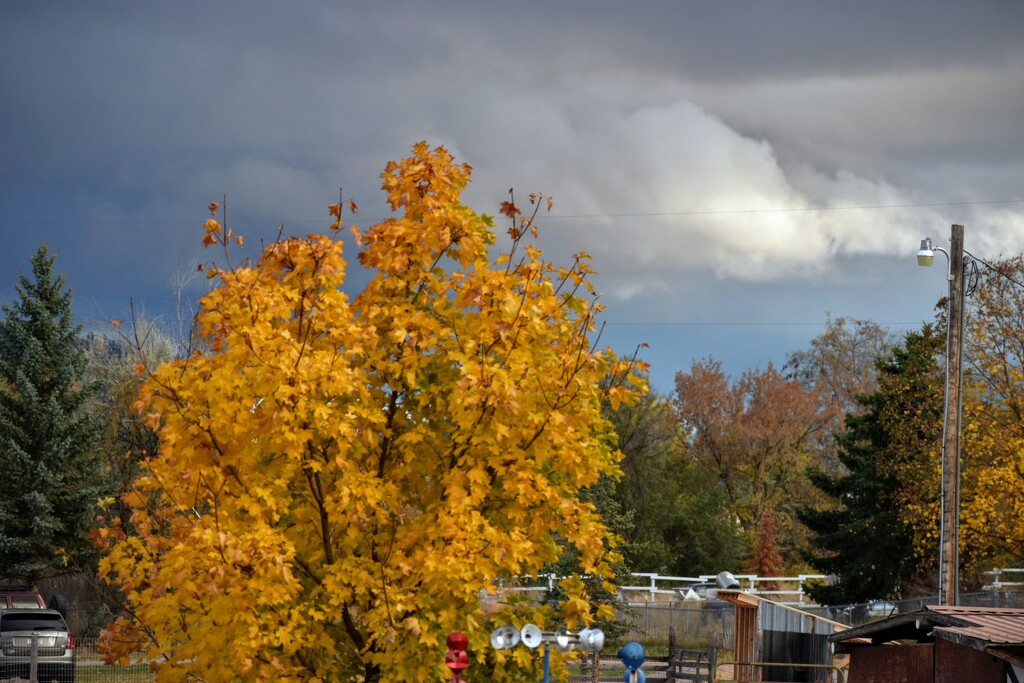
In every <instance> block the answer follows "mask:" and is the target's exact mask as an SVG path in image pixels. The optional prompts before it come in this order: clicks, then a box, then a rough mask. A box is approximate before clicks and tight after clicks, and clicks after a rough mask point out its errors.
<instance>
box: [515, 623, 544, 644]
mask: <svg viewBox="0 0 1024 683" xmlns="http://www.w3.org/2000/svg"><path fill="white" fill-rule="evenodd" d="M520 634H521V635H522V638H523V645H525V646H526V647H528V648H530V649H531V650H534V649H536V648H538V647H540V644H541V642H542V641H543V640H544V634H543V633H541V631H540V628H538V627H537V626H536V625H534V624H527V625H526V626H524V627H523V630H522V631H521V632H520Z"/></svg>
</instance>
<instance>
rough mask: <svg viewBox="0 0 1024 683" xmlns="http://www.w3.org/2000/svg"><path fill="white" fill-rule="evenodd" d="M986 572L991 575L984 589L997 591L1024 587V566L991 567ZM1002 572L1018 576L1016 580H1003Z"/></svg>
mask: <svg viewBox="0 0 1024 683" xmlns="http://www.w3.org/2000/svg"><path fill="white" fill-rule="evenodd" d="M987 573H988V574H990V575H991V576H992V580H991V581H990V582H989V583H988V584H987V585H986V586H985V590H993V591H999V590H1007V589H1012V588H1017V589H1019V588H1024V568H1022V567H1007V568H1004V569H993V570H991V571H989V572H987ZM1004 574H1009V575H1011V576H1015V577H1019V578H1018V580H1016V581H1003V575H1004Z"/></svg>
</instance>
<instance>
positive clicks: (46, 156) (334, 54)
mask: <svg viewBox="0 0 1024 683" xmlns="http://www.w3.org/2000/svg"><path fill="white" fill-rule="evenodd" d="M423 139H425V140H427V141H429V142H430V143H432V144H444V145H445V146H447V147H448V148H449V149H450V150H451V151H452V152H453V153H455V154H456V156H457V157H458V159H459V160H460V161H465V162H468V163H470V164H471V165H472V166H473V167H474V181H473V183H472V185H471V187H470V189H469V190H468V192H467V194H466V200H467V203H469V204H470V205H471V206H473V207H474V208H476V209H477V210H480V211H484V212H488V213H492V214H493V213H496V211H497V207H498V205H499V203H500V202H501V201H502V200H504V199H506V198H507V191H508V188H509V187H515V188H516V192H517V193H518V196H520V197H525V196H526V194H528V193H529V192H534V191H536V192H543V193H545V194H549V195H551V196H553V197H554V202H555V203H554V210H553V211H552V212H551V213H550V214H547V215H544V216H542V219H541V222H540V229H541V239H540V246H541V247H542V248H543V249H544V250H545V253H546V254H547V255H549V256H550V257H551V258H552V259H554V260H556V261H559V262H566V261H567V259H568V258H569V256H570V255H571V254H572V253H574V252H577V251H586V252H588V253H590V254H591V255H592V256H593V258H594V266H595V268H596V269H597V271H598V272H599V275H598V278H597V285H598V288H599V289H600V290H601V292H602V293H603V301H604V303H605V305H606V310H605V313H604V316H603V320H604V322H605V323H606V327H605V332H604V337H603V341H604V342H605V343H607V344H611V345H612V346H614V347H615V348H616V349H617V350H619V351H620V352H630V351H632V349H633V348H634V347H636V346H637V345H638V344H641V343H647V344H649V345H650V348H649V349H647V350H645V351H644V352H643V355H644V357H645V358H646V359H647V360H648V361H650V362H651V363H652V379H653V382H654V386H655V388H656V389H658V390H660V391H663V392H668V391H670V390H671V389H672V377H673V375H674V373H675V372H676V371H679V370H688V369H689V367H690V365H691V363H692V362H693V361H694V360H699V359H702V358H706V357H709V356H710V357H714V358H716V359H718V360H721V361H722V362H723V364H724V366H725V368H726V370H727V371H729V372H730V373H732V374H734V375H738V374H739V373H740V372H742V371H743V370H745V369H747V368H764V367H765V366H767V364H768V363H769V362H772V363H775V364H776V365H780V364H782V363H783V362H784V361H785V358H786V353H787V352H790V351H794V350H798V349H801V348H805V347H806V345H807V343H808V341H809V340H810V339H811V338H812V337H814V336H815V335H817V334H818V333H820V332H821V331H822V329H823V325H824V322H825V320H826V319H827V318H828V317H829V316H832V317H839V316H850V317H855V318H865V319H871V320H874V321H876V322H879V323H883V324H885V325H888V326H889V327H891V328H892V329H894V330H896V331H898V332H903V331H906V330H908V329H916V328H918V327H920V325H921V323H922V322H923V321H927V320H931V319H932V318H933V307H934V305H935V303H936V301H937V300H938V299H939V298H940V297H941V296H942V295H943V293H944V292H945V291H946V280H945V277H944V273H943V272H942V271H943V270H944V264H942V263H941V261H942V259H941V256H940V257H939V259H938V260H937V261H936V263H937V264H938V265H939V266H940V267H937V268H933V269H931V270H924V269H920V268H918V267H917V266H916V263H915V260H914V254H915V252H916V250H917V247H918V243H919V241H920V239H921V238H922V237H924V236H931V237H932V238H933V239H934V240H935V242H936V243H937V244H942V245H945V244H946V242H947V240H948V237H949V226H950V224H952V223H960V224H963V225H965V226H966V248H967V249H968V250H969V251H970V252H971V253H972V254H975V255H976V256H979V257H982V258H989V259H994V258H998V257H1000V256H1009V255H1012V254H1017V253H1020V252H1022V251H1024V3H1021V2H1019V1H1018V0H1005V1H998V0H980V1H975V2H963V1H952V0H940V1H936V0H931V1H927V2H925V1H917V0H903V1H901V2H899V3H892V2H874V1H862V2H857V3H850V2H844V3H839V2H816V3H811V2H785V1H780V2H771V3H767V2H756V3H755V2H745V3H741V2H687V1H683V0H675V1H671V2H669V1H665V2H653V1H646V2H643V1H642V2H636V3H623V2H614V3H613V2H601V1H594V0H588V1H586V2H584V1H582V0H573V1H565V2H533V1H531V0H525V1H519V2H509V3H500V4H498V3H484V2H445V1H433V2H413V1H411V0H410V1H407V2H384V1H380V2H372V3H371V2H365V3H359V2H337V1H334V2H329V1H326V0H308V1H304V2H293V3H283V2H277V3H272V2H263V1H255V2H254V1H249V2H230V1H226V2H216V3H211V2H191V1H187V0H186V1H176V2H167V3H129V2H90V3H72V2H47V1H45V0H43V1H39V2H31V3H30V2H7V3H3V4H0V237H2V244H0V300H2V301H9V300H11V298H12V297H13V296H14V283H15V281H16V279H17V276H18V274H19V273H21V272H23V271H25V270H26V269H27V268H28V258H29V256H30V255H31V253H32V252H33V251H34V250H35V249H36V247H37V246H38V245H39V244H40V243H41V242H44V241H45V242H47V243H48V244H49V245H50V247H51V248H52V249H53V250H54V251H56V253H57V265H58V268H59V269H60V270H62V271H63V272H64V273H65V274H66V275H67V278H68V281H69V282H70V284H71V285H72V286H73V288H74V292H75V301H76V314H77V315H78V316H79V318H80V320H81V321H82V322H83V323H84V324H85V325H86V326H87V327H100V326H102V323H103V321H104V320H107V319H111V318H119V319H124V318H127V317H128V316H129V302H130V301H131V302H134V305H135V307H136V310H137V311H139V312H141V313H144V314H145V315H147V316H148V317H158V318H161V319H164V320H167V321H170V320H172V319H173V318H174V317H175V313H174V311H175V301H176V297H177V294H178V292H179V290H181V289H182V287H184V291H185V292H186V293H188V294H190V295H192V296H196V295H198V294H199V293H200V292H201V290H202V286H203V283H202V279H201V278H196V277H195V276H194V270H195V266H196V263H197V262H199V261H201V260H206V259H208V258H210V256H211V254H209V253H204V251H203V249H202V247H201V242H200V239H201V230H200V226H201V224H202V221H203V220H204V219H205V217H206V208H205V207H206V205H207V204H208V203H209V202H210V201H213V200H220V199H221V197H222V196H224V195H226V196H227V198H228V207H229V222H230V224H231V226H232V227H233V229H235V230H236V231H238V232H241V233H243V234H244V235H245V236H246V240H247V248H246V249H247V250H248V251H249V253H253V250H254V249H255V246H254V245H258V244H259V243H260V242H261V240H262V241H263V242H266V241H269V240H272V239H274V238H275V236H276V235H277V232H278V226H279V225H283V226H284V227H283V229H284V232H285V233H286V234H304V233H306V232H309V231H324V230H325V229H326V226H327V225H328V222H329V220H328V217H327V211H326V207H327V205H328V204H330V203H332V202H334V201H337V197H338V192H339V188H344V195H345V197H346V198H352V199H354V200H355V201H357V202H358V203H359V206H360V215H359V217H358V221H357V222H358V223H359V224H361V225H369V224H372V223H373V222H376V220H379V219H380V218H383V217H384V215H385V212H384V206H383V194H382V193H381V191H380V189H379V185H380V181H379V177H378V176H379V174H380V172H381V170H382V169H383V167H384V165H385V163H386V162H387V161H388V160H389V159H396V158H399V157H401V156H404V155H407V154H408V152H409V150H410V148H411V145H412V144H414V143H415V142H417V141H419V140H423ZM348 254H349V256H350V257H352V256H353V255H354V252H353V251H352V249H351V248H349V250H348ZM240 255H241V254H240ZM360 284H361V283H360V276H359V275H358V274H356V275H355V276H354V277H353V278H352V281H351V283H350V288H351V289H352V291H356V290H357V289H358V288H359V286H360Z"/></svg>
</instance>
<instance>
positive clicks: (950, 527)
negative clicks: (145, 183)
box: [939, 225, 964, 605]
mask: <svg viewBox="0 0 1024 683" xmlns="http://www.w3.org/2000/svg"><path fill="white" fill-rule="evenodd" d="M947 313H948V328H947V330H946V405H945V420H944V422H943V428H942V525H941V527H940V539H939V603H940V604H943V605H956V604H957V603H958V602H959V598H960V589H959V585H960V403H961V400H960V387H961V370H962V365H961V357H962V351H963V328H964V226H962V225H954V226H953V227H952V231H951V237H950V245H949V306H948V309H947Z"/></svg>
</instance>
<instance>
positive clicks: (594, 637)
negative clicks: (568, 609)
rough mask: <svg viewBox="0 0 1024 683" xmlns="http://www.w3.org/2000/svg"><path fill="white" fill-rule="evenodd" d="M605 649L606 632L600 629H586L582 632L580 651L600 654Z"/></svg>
mask: <svg viewBox="0 0 1024 683" xmlns="http://www.w3.org/2000/svg"><path fill="white" fill-rule="evenodd" d="M603 647H604V631H602V630H601V629H599V628H585V629H583V630H582V631H580V649H581V650H583V651H584V652H600V651H601V648H603Z"/></svg>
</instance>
